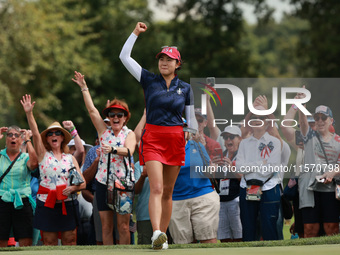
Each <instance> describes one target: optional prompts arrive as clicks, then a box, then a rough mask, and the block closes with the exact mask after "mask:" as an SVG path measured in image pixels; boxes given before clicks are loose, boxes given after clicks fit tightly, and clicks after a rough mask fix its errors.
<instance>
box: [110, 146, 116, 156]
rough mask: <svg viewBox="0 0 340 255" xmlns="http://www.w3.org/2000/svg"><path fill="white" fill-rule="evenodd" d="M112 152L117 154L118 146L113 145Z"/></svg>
mask: <svg viewBox="0 0 340 255" xmlns="http://www.w3.org/2000/svg"><path fill="white" fill-rule="evenodd" d="M111 153H112V154H117V148H116V147H114V146H113V147H111Z"/></svg>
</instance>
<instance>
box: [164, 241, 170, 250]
mask: <svg viewBox="0 0 340 255" xmlns="http://www.w3.org/2000/svg"><path fill="white" fill-rule="evenodd" d="M168 248H169V244H168V241H166V242H165V243H163V247H162V250H167V249H168Z"/></svg>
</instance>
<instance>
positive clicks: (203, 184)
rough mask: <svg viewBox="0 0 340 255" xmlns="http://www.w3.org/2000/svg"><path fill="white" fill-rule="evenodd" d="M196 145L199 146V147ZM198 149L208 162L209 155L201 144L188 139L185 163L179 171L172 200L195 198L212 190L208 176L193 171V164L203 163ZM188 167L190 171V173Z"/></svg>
mask: <svg viewBox="0 0 340 255" xmlns="http://www.w3.org/2000/svg"><path fill="white" fill-rule="evenodd" d="M198 146H200V148H199V147H198ZM200 150H201V151H202V153H203V156H204V158H205V161H206V162H209V160H210V158H209V155H208V153H207V151H206V150H205V148H204V146H203V145H202V144H198V143H196V142H195V141H192V140H190V141H188V143H187V144H186V145H185V165H184V166H182V167H181V170H180V171H179V174H178V177H177V180H176V183H175V188H174V192H173V194H172V199H173V200H184V199H189V198H195V197H199V196H203V195H205V194H208V193H210V192H213V191H214V190H213V188H212V186H211V182H210V180H209V179H208V178H206V177H204V176H203V175H202V174H199V173H195V166H201V167H202V166H204V165H205V164H203V160H202V158H201V154H200ZM190 169H191V171H192V173H191V175H190ZM193 177H194V178H193Z"/></svg>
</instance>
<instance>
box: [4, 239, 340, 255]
mask: <svg viewBox="0 0 340 255" xmlns="http://www.w3.org/2000/svg"><path fill="white" fill-rule="evenodd" d="M331 244H340V235H336V236H325V237H316V238H302V239H293V240H291V239H289V240H281V241H257V242H237V243H218V244H202V243H197V244H172V245H169V249H170V250H171V249H197V248H244V247H282V246H310V245H331ZM121 249H129V250H139V249H148V250H150V245H112V246H97V245H93V246H31V247H8V248H0V252H4V251H12V252H13V251H45V252H46V251H52V250H59V251H62V250H68V251H70V250H78V251H81V250H88V251H98V252H99V251H105V250H111V251H112V250H121ZM92 254H93V253H92Z"/></svg>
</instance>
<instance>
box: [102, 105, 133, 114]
mask: <svg viewBox="0 0 340 255" xmlns="http://www.w3.org/2000/svg"><path fill="white" fill-rule="evenodd" d="M111 109H121V110H124V111H125V112H126V114H129V111H128V110H127V109H126V108H125V107H123V106H121V105H118V104H114V105H111V106H109V107H107V108H105V109H104V110H103V114H104V116H108V113H109V111H111Z"/></svg>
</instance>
